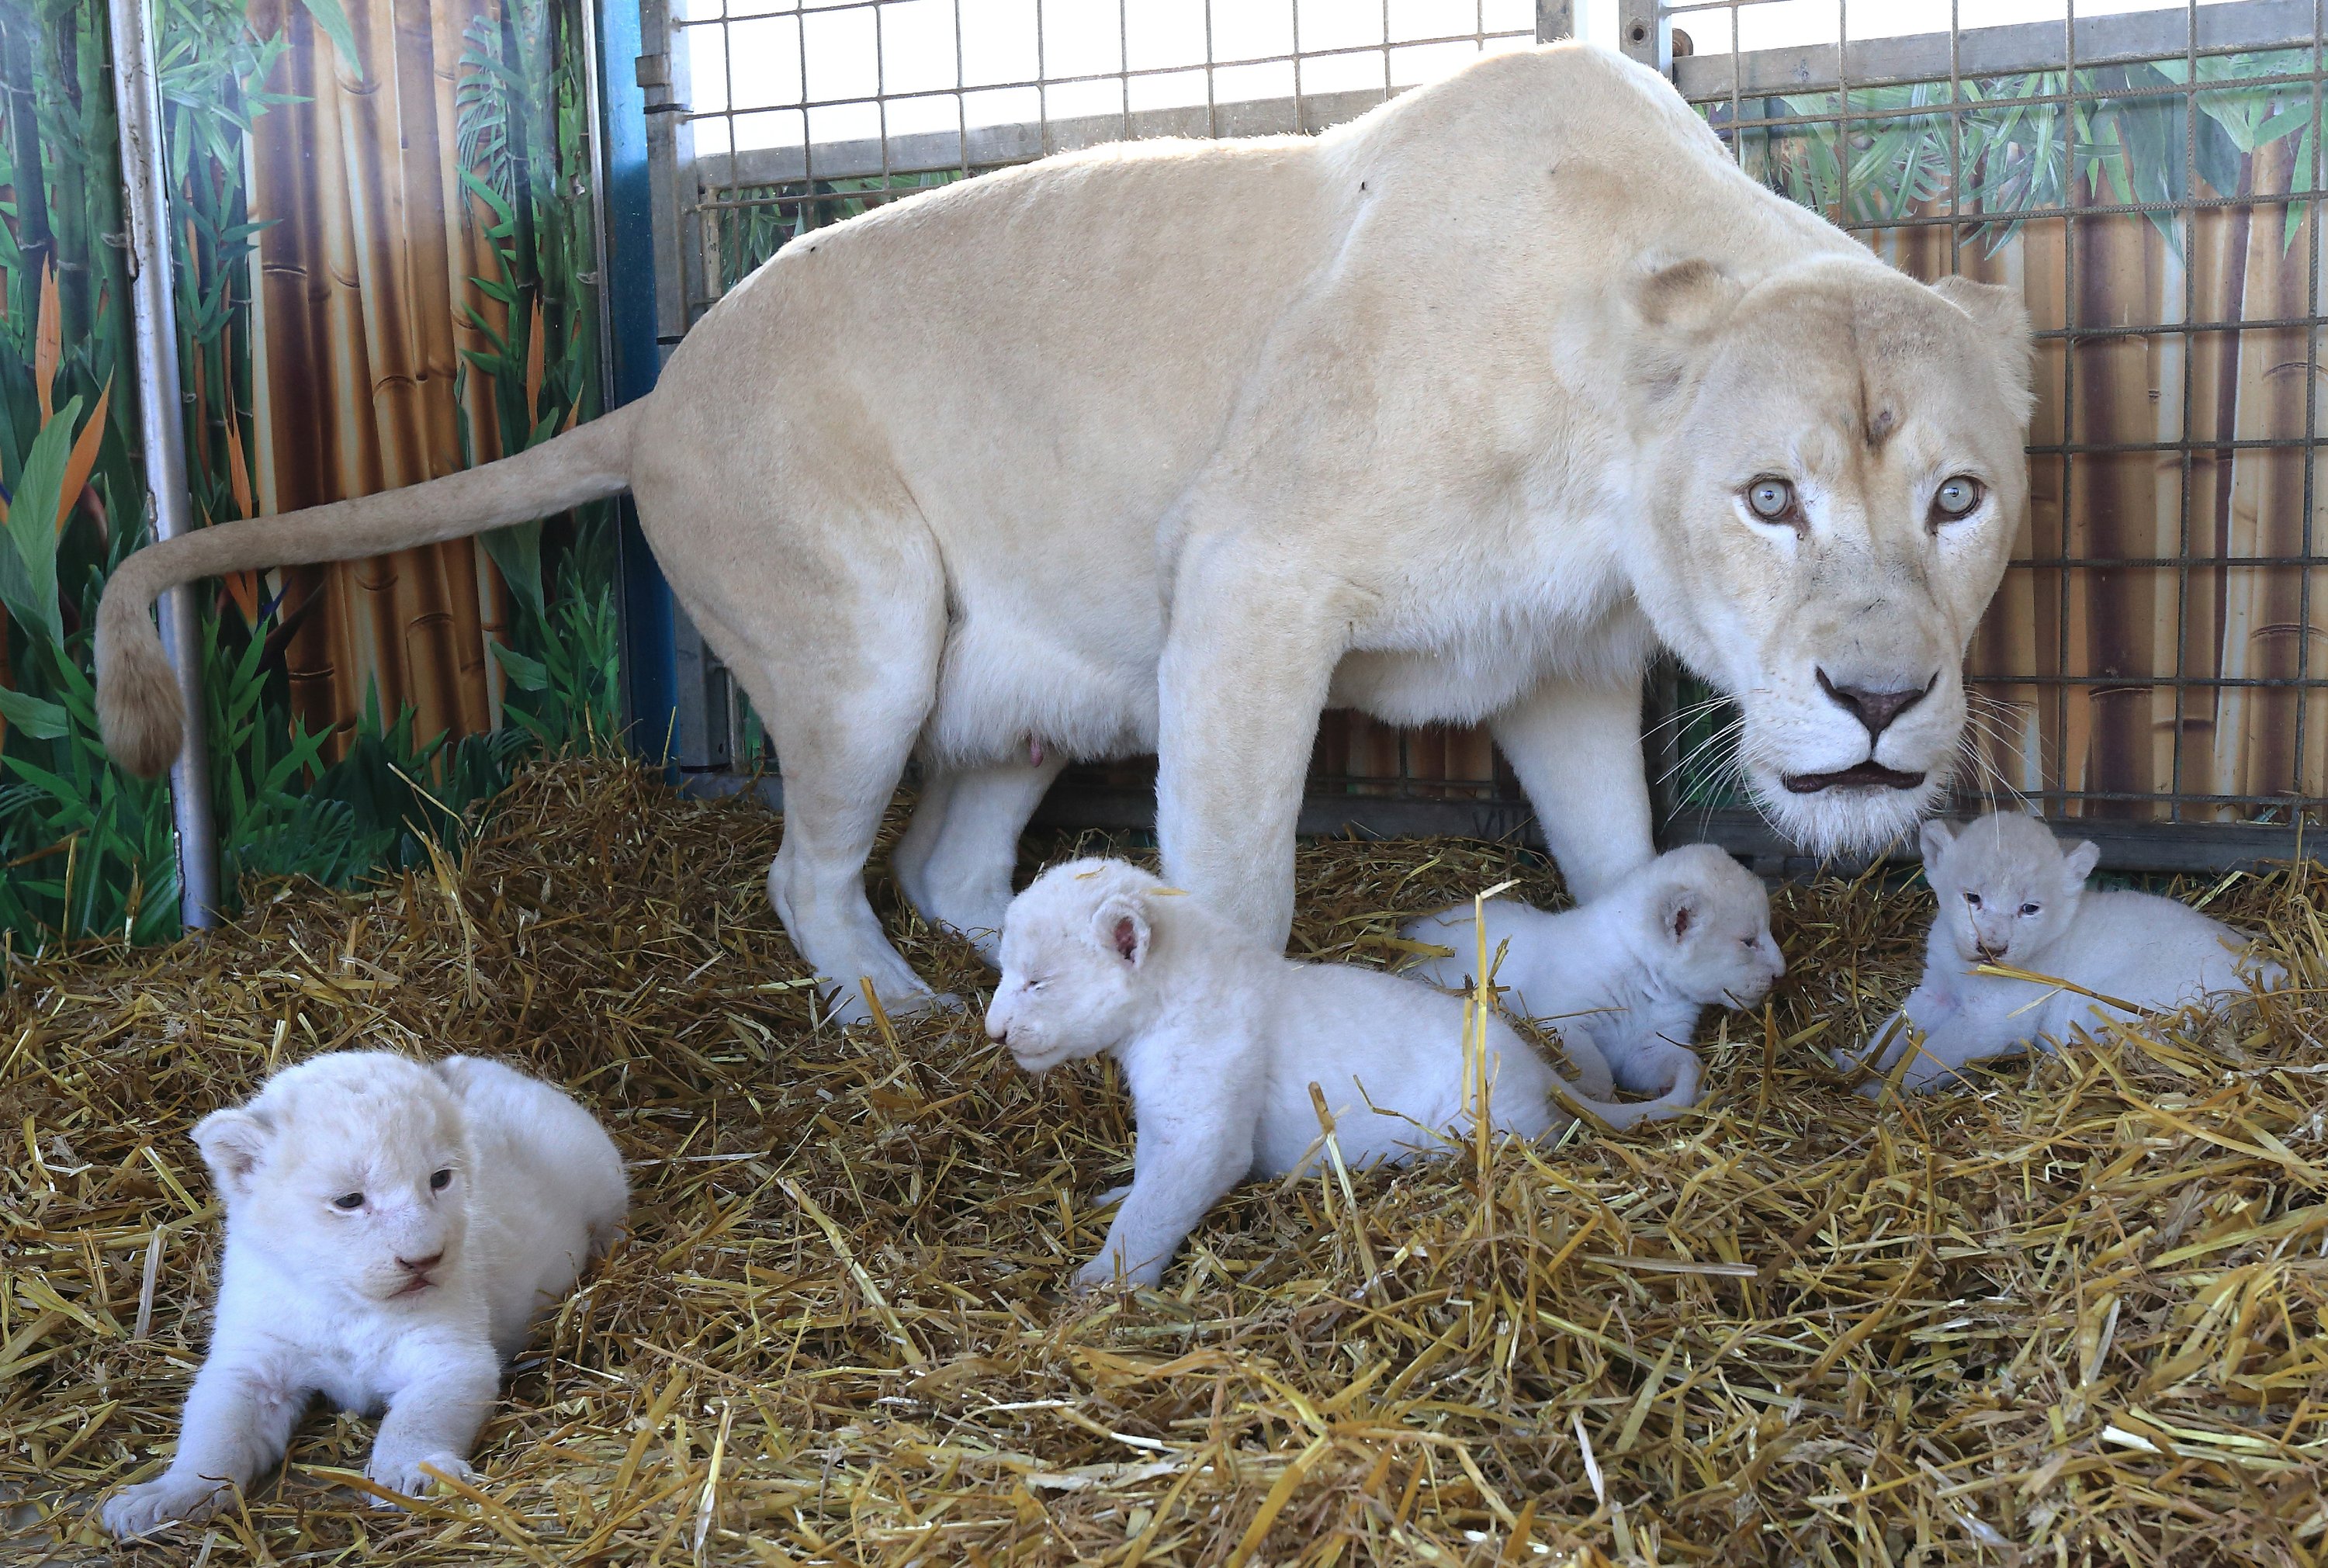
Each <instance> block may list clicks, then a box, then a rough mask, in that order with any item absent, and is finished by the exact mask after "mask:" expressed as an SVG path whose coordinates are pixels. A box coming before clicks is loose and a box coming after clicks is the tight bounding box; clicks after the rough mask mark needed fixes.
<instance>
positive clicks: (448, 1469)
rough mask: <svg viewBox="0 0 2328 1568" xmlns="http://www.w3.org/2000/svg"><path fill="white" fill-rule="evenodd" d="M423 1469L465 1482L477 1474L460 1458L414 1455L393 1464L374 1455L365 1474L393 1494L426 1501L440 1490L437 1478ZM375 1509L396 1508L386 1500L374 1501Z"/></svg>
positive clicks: (455, 1456) (392, 1460)
mask: <svg viewBox="0 0 2328 1568" xmlns="http://www.w3.org/2000/svg"><path fill="white" fill-rule="evenodd" d="M423 1465H428V1466H431V1467H433V1468H435V1469H438V1470H441V1471H443V1472H444V1473H445V1474H446V1475H448V1476H454V1477H457V1478H458V1479H462V1480H467V1479H470V1478H471V1477H473V1476H474V1475H475V1474H476V1473H477V1472H476V1471H474V1470H473V1469H470V1468H469V1461H468V1460H465V1459H463V1458H462V1457H461V1456H460V1455H459V1454H456V1453H452V1452H446V1453H424V1454H413V1455H410V1456H408V1457H407V1458H403V1459H391V1460H384V1459H381V1458H380V1456H379V1455H378V1454H374V1455H373V1456H372V1461H371V1464H370V1465H369V1466H367V1467H365V1469H364V1474H365V1475H366V1476H367V1477H369V1478H370V1479H372V1480H374V1481H376V1482H378V1483H379V1484H380V1485H381V1486H383V1487H386V1488H388V1489H389V1490H390V1491H391V1492H400V1493H402V1494H403V1495H404V1496H406V1497H408V1498H425V1497H427V1495H428V1494H429V1493H430V1492H433V1491H435V1490H436V1487H437V1482H436V1477H435V1476H432V1475H430V1474H429V1473H428V1472H427V1470H425V1469H421V1468H420V1467H421V1466H423ZM371 1506H372V1507H375V1508H392V1507H396V1505H395V1504H394V1503H391V1502H390V1501H389V1500H388V1499H387V1498H373V1499H372V1500H371Z"/></svg>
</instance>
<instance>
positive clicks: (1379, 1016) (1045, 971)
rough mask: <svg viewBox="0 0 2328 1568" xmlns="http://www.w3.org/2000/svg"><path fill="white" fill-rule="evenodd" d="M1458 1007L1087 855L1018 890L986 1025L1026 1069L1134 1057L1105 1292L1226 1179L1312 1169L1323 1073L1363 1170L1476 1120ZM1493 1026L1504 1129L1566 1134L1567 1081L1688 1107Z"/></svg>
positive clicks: (1429, 1145) (1142, 1267)
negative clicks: (1568, 1062)
mask: <svg viewBox="0 0 2328 1568" xmlns="http://www.w3.org/2000/svg"><path fill="white" fill-rule="evenodd" d="M1463 1008H1464V1004H1463V1003H1462V1002H1461V1001H1460V1000H1458V999H1456V998H1454V997H1451V996H1449V995H1447V994H1446V993H1445V992H1443V991H1433V990H1432V989H1431V988H1430V987H1428V986H1424V985H1419V984H1417V983H1415V982H1414V981H1410V980H1402V979H1400V978H1398V977H1397V976H1394V975H1388V974H1384V973H1382V972H1379V971H1376V970H1371V969H1358V968H1355V967H1352V966H1349V965H1346V964H1333V963H1300V962H1294V961H1292V960H1291V959H1288V958H1286V957H1284V956H1283V955H1282V954H1281V953H1278V952H1277V951H1276V950H1275V949H1274V948H1271V947H1267V946H1264V945H1263V944H1261V943H1259V942H1256V941H1254V940H1253V938H1251V937H1250V936H1247V935H1246V934H1244V933H1243V931H1242V930H1240V929H1239V928H1237V927H1235V926H1233V925H1230V924H1229V923H1228V922H1226V921H1225V920H1222V919H1220V918H1219V917H1217V916H1216V915H1213V914H1212V912H1211V911H1209V910H1207V909H1206V908H1205V907H1204V906H1203V905H1202V904H1201V903H1199V902H1198V901H1197V899H1194V898H1191V897H1184V896H1179V895H1177V894H1175V893H1174V892H1173V891H1172V890H1171V889H1169V888H1167V887H1164V886H1163V884H1161V883H1160V882H1159V881H1158V880H1157V879H1156V878H1154V877H1151V876H1150V875H1149V874H1148V873H1147V872H1145V871H1142V870H1140V869H1137V868H1135V867H1131V866H1128V865H1125V864H1124V863H1123V862H1122V861H1121V860H1097V859H1087V860H1075V861H1071V862H1069V863H1068V864H1066V865H1064V866H1058V867H1054V868H1053V869H1050V870H1048V871H1046V872H1044V873H1043V875H1041V876H1040V877H1038V878H1036V879H1035V881H1034V882H1033V884H1032V885H1031V886H1029V887H1028V889H1027V890H1026V891H1025V892H1023V893H1021V894H1019V897H1017V898H1016V899H1014V900H1012V902H1011V904H1010V907H1009V911H1008V913H1007V914H1006V915H1004V917H1003V922H1002V979H1001V982H1000V984H999V985H997V986H996V988H995V991H994V1002H993V1005H992V1006H991V1007H990V1009H988V1012H987V1015H986V1028H987V1033H988V1034H990V1035H991V1036H992V1037H993V1038H995V1039H996V1040H997V1041H999V1042H1000V1043H1001V1044H1002V1045H1003V1046H1005V1047H1008V1048H1009V1052H1010V1054H1011V1056H1014V1057H1015V1058H1017V1060H1018V1062H1019V1066H1022V1067H1025V1068H1027V1069H1028V1071H1030V1072H1037V1073H1039V1072H1042V1071H1044V1070H1045V1069H1046V1068H1048V1067H1053V1066H1057V1065H1058V1064H1059V1063H1061V1062H1064V1061H1067V1060H1070V1059H1072V1058H1074V1057H1077V1056H1098V1055H1100V1054H1102V1053H1105V1054H1107V1055H1109V1056H1113V1057H1114V1058H1115V1059H1116V1062H1117V1063H1118V1065H1119V1066H1122V1069H1123V1078H1124V1083H1125V1084H1126V1086H1127V1087H1129V1089H1130V1090H1131V1103H1132V1113H1133V1116H1134V1117H1135V1119H1136V1120H1137V1121H1138V1122H1139V1129H1140V1139H1139V1144H1138V1147H1137V1149H1136V1150H1135V1151H1134V1154H1133V1165H1132V1178H1131V1189H1130V1191H1129V1193H1128V1194H1127V1195H1126V1196H1125V1197H1124V1199H1123V1204H1122V1207H1121V1208H1119V1209H1118V1210H1117V1211H1116V1216H1115V1222H1114V1223H1113V1224H1112V1225H1110V1226H1109V1227H1108V1233H1107V1242H1106V1244H1105V1245H1104V1246H1103V1248H1102V1250H1101V1252H1100V1254H1099V1256H1098V1257H1096V1258H1094V1259H1093V1260H1092V1261H1091V1262H1090V1263H1086V1264H1084V1267H1083V1268H1082V1269H1081V1270H1080V1271H1078V1272H1077V1273H1076V1274H1075V1285H1076V1287H1077V1288H1078V1289H1081V1290H1091V1289H1094V1288H1096V1287H1099V1286H1103V1285H1107V1284H1111V1283H1113V1282H1118V1281H1121V1282H1122V1283H1124V1284H1126V1285H1153V1284H1154V1283H1156V1282H1157V1281H1158V1280H1159V1279H1160V1278H1162V1277H1163V1273H1164V1266H1165V1264H1166V1263H1169V1261H1170V1260H1171V1257H1172V1253H1174V1252H1175V1251H1176V1250H1177V1249H1178V1246H1179V1244H1180V1243H1181V1241H1182V1239H1183V1238H1184V1237H1186V1236H1187V1234H1188V1232H1189V1231H1190V1230H1191V1229H1193V1228H1194V1227H1195V1226H1196V1225H1197V1222H1198V1221H1199V1220H1201V1219H1203V1218H1204V1216H1205V1212H1206V1210H1207V1209H1209V1208H1211V1207H1213V1205H1214V1204H1215V1203H1216V1202H1217V1201H1218V1200H1219V1199H1220V1198H1221V1197H1222V1196H1223V1195H1224V1194H1225V1193H1226V1192H1228V1190H1229V1189H1230V1188H1233V1187H1234V1186H1235V1185H1236V1184H1237V1183H1238V1182H1240V1181H1243V1180H1244V1179H1245V1178H1247V1177H1248V1176H1258V1177H1268V1176H1281V1175H1284V1174H1285V1173H1286V1172H1288V1171H1290V1170H1292V1169H1295V1168H1296V1167H1298V1166H1299V1165H1300V1164H1301V1163H1302V1161H1303V1160H1304V1159H1305V1158H1306V1157H1308V1156H1309V1154H1310V1152H1311V1151H1312V1150H1314V1149H1315V1148H1316V1147H1317V1144H1318V1141H1319V1133H1320V1127H1319V1118H1318V1113H1317V1109H1316V1107H1315V1105H1314V1104H1313V1103H1312V1101H1311V1099H1310V1085H1311V1084H1317V1085H1318V1087H1319V1091H1320V1092H1321V1093H1322V1094H1324V1096H1325V1100H1326V1104H1327V1107H1328V1110H1329V1111H1330V1112H1331V1113H1332V1114H1333V1116H1334V1117H1335V1119H1336V1122H1337V1124H1338V1125H1337V1131H1336V1141H1337V1142H1338V1146H1339V1148H1340V1150H1341V1152H1342V1157H1343V1159H1344V1160H1346V1161H1347V1162H1348V1163H1350V1164H1352V1165H1370V1164H1374V1163H1377V1162H1390V1161H1399V1160H1409V1159H1413V1157H1415V1156H1416V1155H1419V1154H1428V1153H1432V1152H1436V1151H1437V1150H1441V1149H1443V1148H1444V1147H1445V1144H1444V1142H1443V1141H1441V1137H1440V1136H1439V1134H1440V1133H1441V1130H1442V1129H1447V1128H1450V1127H1456V1126H1459V1125H1460V1124H1461V1123H1463V1122H1466V1121H1468V1120H1469V1110H1468V1106H1467V1096H1466V1094H1465V1087H1466V1085H1465V1082H1464V1068H1465V1061H1464V1047H1463V1033H1464V1019H1463ZM1486 1050H1487V1058H1488V1059H1487V1064H1486V1073H1487V1077H1488V1084H1489V1094H1488V1114H1489V1118H1490V1125H1491V1126H1493V1127H1494V1128H1495V1129H1496V1130H1497V1131H1508V1132H1516V1133H1518V1134H1520V1135H1521V1136H1523V1137H1528V1138H1533V1137H1536V1136H1538V1135H1540V1134H1542V1133H1544V1132H1546V1131H1552V1130H1554V1129H1555V1128H1561V1127H1565V1126H1566V1125H1567V1124H1568V1122H1570V1120H1571V1118H1570V1117H1569V1116H1568V1114H1567V1113H1565V1112H1563V1111H1562V1110H1561V1109H1560V1108H1559V1107H1558V1106H1557V1105H1556V1104H1555V1103H1554V1100H1553V1094H1554V1090H1559V1091H1561V1092H1563V1093H1565V1094H1568V1095H1569V1096H1570V1097H1571V1098H1572V1100H1574V1101H1575V1102H1576V1103H1579V1104H1582V1105H1583V1106H1584V1107H1585V1108H1587V1109H1588V1110H1590V1111H1591V1112H1592V1113H1593V1114H1595V1115H1597V1116H1599V1117H1600V1119H1601V1120H1602V1121H1604V1122H1609V1123H1610V1125H1612V1126H1617V1127H1629V1126H1632V1125H1634V1124H1636V1123H1638V1122H1645V1121H1648V1120H1651V1119H1653V1118H1657V1117H1660V1116H1668V1115H1673V1114H1676V1113H1679V1112H1680V1111H1683V1110H1685V1109H1686V1108H1687V1103H1686V1102H1678V1103H1676V1101H1674V1100H1673V1098H1672V1097H1671V1096H1668V1097H1666V1099H1660V1100H1650V1101H1643V1102H1640V1103H1635V1104H1629V1105H1615V1104H1603V1103H1599V1102H1596V1101H1593V1100H1590V1099H1587V1098H1585V1097H1584V1096H1582V1095H1581V1094H1577V1093H1576V1092H1575V1090H1574V1089H1573V1087H1572V1086H1571V1085H1570V1084H1567V1083H1566V1082H1565V1081H1564V1080H1563V1079H1562V1078H1561V1077H1559V1075H1556V1074H1554V1072H1553V1070H1552V1069H1551V1067H1549V1066H1546V1065H1545V1064H1544V1060H1543V1058H1541V1057H1539V1056H1537V1055H1536V1054H1535V1051H1534V1050H1532V1049H1530V1048H1529V1047H1528V1045H1527V1043H1526V1042H1525V1041H1524V1040H1522V1039H1521V1038H1519V1036H1517V1035H1516V1034H1515V1033H1513V1032H1512V1030H1511V1028H1510V1027H1509V1026H1508V1025H1507V1024H1505V1023H1504V1022H1503V1021H1502V1020H1501V1019H1496V1018H1493V1017H1491V1018H1489V1019H1488V1033H1487V1038H1486ZM1602 1072H1603V1073H1604V1074H1605V1072H1606V1069H1605V1068H1603V1069H1602ZM1603 1081H1604V1082H1605V1078H1604V1080H1603Z"/></svg>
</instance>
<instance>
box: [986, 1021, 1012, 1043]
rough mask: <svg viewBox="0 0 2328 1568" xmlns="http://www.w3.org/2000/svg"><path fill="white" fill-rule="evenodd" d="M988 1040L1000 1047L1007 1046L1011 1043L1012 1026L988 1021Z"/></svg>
mask: <svg viewBox="0 0 2328 1568" xmlns="http://www.w3.org/2000/svg"><path fill="white" fill-rule="evenodd" d="M986 1038H988V1039H990V1040H992V1041H993V1042H994V1043H995V1044H996V1045H998V1046H1007V1045H1009V1043H1010V1026H1009V1024H1000V1023H997V1022H995V1021H994V1020H993V1019H987V1020H986Z"/></svg>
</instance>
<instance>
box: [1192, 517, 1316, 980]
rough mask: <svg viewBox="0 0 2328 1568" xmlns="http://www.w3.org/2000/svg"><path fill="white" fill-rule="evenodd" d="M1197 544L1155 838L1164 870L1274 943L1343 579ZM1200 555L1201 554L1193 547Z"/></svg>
mask: <svg viewBox="0 0 2328 1568" xmlns="http://www.w3.org/2000/svg"><path fill="white" fill-rule="evenodd" d="M1262 554H1263V552H1261V551H1252V552H1247V551H1244V550H1240V549H1234V547H1230V546H1225V545H1220V544H1214V545H1211V546H1209V547H1199V546H1192V547H1191V549H1190V556H1191V558H1192V559H1190V560H1188V561H1187V562H1185V563H1184V564H1183V567H1182V569H1181V572H1180V577H1179V584H1178V589H1177V591H1176V593H1175V596H1174V599H1173V605H1172V629H1171V633H1170V635H1169V637H1168V638H1167V639H1166V642H1165V644H1164V658H1163V663H1162V667H1161V669H1160V671H1159V693H1158V696H1159V716H1158V725H1157V747H1156V754H1157V755H1156V838H1157V843H1158V846H1159V848H1160V849H1161V850H1162V851H1163V857H1164V875H1165V878H1166V879H1167V880H1169V881H1170V882H1172V883H1174V884H1175V885H1177V886H1178V887H1182V888H1184V889H1186V890H1187V891H1188V892H1190V893H1193V894H1195V895H1197V897H1200V898H1202V899H1204V900H1205V901H1206V904H1207V905H1208V906H1210V907H1211V908H1212V909H1213V910H1214V911H1215V912H1216V914H1219V915H1225V916H1227V917H1228V918H1229V919H1231V920H1234V921H1236V922H1237V923H1238V924H1240V925H1243V926H1244V927H1245V929H1246V930H1248V931H1250V932H1251V933H1252V934H1253V935H1255V936H1257V937H1259V938H1260V939H1261V940H1263V942H1266V943H1269V944H1272V946H1282V945H1283V944H1284V942H1285V938H1286V935H1287V934H1288V933H1289V932H1290V931H1291V929H1292V927H1293V835H1294V829H1295V826H1296V824H1297V822H1299V820H1300V814H1301V789H1302V784H1303V783H1304V782H1305V781H1306V780H1307V778H1308V776H1309V752H1310V748H1311V746H1313V745H1314V744H1315V742H1316V739H1317V735H1318V715H1319V712H1320V711H1321V710H1322V709H1324V707H1325V705H1326V690H1327V687H1328V683H1329V682H1330V681H1332V679H1333V673H1334V666H1335V664H1336V663H1337V662H1338V661H1339V660H1340V658H1341V656H1342V653H1343V652H1344V650H1345V649H1346V648H1347V627H1348V626H1349V624H1350V614H1351V610H1352V608H1353V606H1350V605H1349V604H1348V603H1347V601H1348V600H1349V598H1350V597H1351V590H1350V588H1349V586H1348V584H1347V583H1346V582H1343V581H1341V580H1339V579H1335V580H1332V581H1328V582H1323V583H1320V582H1318V581H1315V580H1305V579H1304V578H1303V577H1301V576H1300V574H1298V573H1296V572H1293V571H1290V570H1288V569H1287V568H1284V566H1283V565H1282V564H1281V563H1265V562H1263V561H1262V560H1259V559H1255V558H1256V557H1258V556H1260V555H1262ZM1196 558H1201V559H1196Z"/></svg>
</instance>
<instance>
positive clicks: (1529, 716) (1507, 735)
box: [1488, 674, 1657, 903]
mask: <svg viewBox="0 0 2328 1568" xmlns="http://www.w3.org/2000/svg"><path fill="white" fill-rule="evenodd" d="M1488 731H1489V733H1491V734H1492V735H1494V737H1496V744H1497V746H1501V747H1502V748H1503V753H1504V756H1505V758H1506V759H1507V760H1508V761H1509V762H1510V763H1511V765H1512V771H1513V772H1514V773H1516V774H1517V775H1519V780H1520V787H1521V788H1523V789H1525V791H1527V797H1528V803H1529V804H1530V805H1532V806H1534V807H1535V815H1536V821H1537V822H1539V823H1540V824H1541V825H1542V826H1543V828H1544V847H1545V848H1547V849H1549V850H1551V851H1552V858H1553V859H1554V860H1556V861H1558V862H1559V863H1560V874H1561V876H1562V877H1563V878H1565V879H1566V881H1567V883H1568V890H1569V892H1570V893H1571V894H1572V895H1574V896H1575V897H1576V900H1577V902H1579V903H1584V902H1586V901H1588V900H1590V899H1591V898H1594V897H1598V896H1599V895H1600V893H1601V892H1602V891H1603V890H1605V889H1606V888H1608V887H1610V886H1611V885H1612V884H1614V883H1615V882H1616V881H1617V880H1618V878H1621V877H1623V876H1624V875H1625V873H1626V872H1628V871H1630V870H1632V869H1635V868H1636V867H1638V866H1642V865H1645V864H1647V862H1648V861H1649V860H1650V859H1654V858H1655V857H1656V855H1657V844H1656V841H1655V840H1654V838H1653V837H1652V835H1651V833H1650V831H1649V785H1648V778H1647V772H1646V769H1645V766H1644V764H1643V761H1642V757H1641V682H1640V678H1639V676H1638V674H1636V675H1635V676H1634V677H1633V678H1632V679H1630V680H1629V681H1619V682H1618V683H1617V684H1615V685H1592V684H1587V683H1582V682H1579V681H1568V680H1564V679H1562V678H1560V677H1558V676H1554V677H1550V678H1547V679H1546V680H1545V681H1543V682H1542V683H1540V684H1539V685H1538V686H1537V687H1536V689H1535V690H1533V691H1531V692H1529V693H1528V694H1527V695H1526V696H1525V697H1523V698H1521V699H1519V700H1518V701H1517V702H1516V703H1514V704H1512V706H1511V707H1509V708H1507V709H1504V710H1503V711H1502V712H1501V713H1498V714H1496V715H1495V716H1494V717H1492V718H1489V719H1488Z"/></svg>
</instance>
